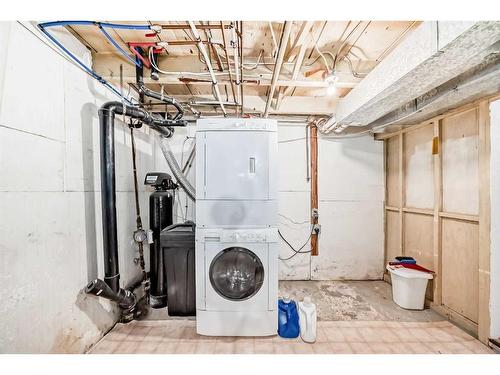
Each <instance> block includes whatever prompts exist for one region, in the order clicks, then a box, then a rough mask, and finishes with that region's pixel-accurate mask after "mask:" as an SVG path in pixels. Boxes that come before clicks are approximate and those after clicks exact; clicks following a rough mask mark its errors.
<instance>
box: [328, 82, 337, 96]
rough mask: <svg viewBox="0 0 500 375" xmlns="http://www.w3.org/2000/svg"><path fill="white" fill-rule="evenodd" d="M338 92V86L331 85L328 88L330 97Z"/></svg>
mask: <svg viewBox="0 0 500 375" xmlns="http://www.w3.org/2000/svg"><path fill="white" fill-rule="evenodd" d="M336 92H337V86H335V83H329V84H328V87H327V88H326V93H327V95H328V96H332V95H335V93H336Z"/></svg>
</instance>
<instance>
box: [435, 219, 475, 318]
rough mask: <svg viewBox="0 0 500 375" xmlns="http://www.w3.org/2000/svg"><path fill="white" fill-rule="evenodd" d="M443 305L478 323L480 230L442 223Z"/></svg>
mask: <svg viewBox="0 0 500 375" xmlns="http://www.w3.org/2000/svg"><path fill="white" fill-rule="evenodd" d="M441 225H442V231H443V234H442V252H443V266H442V275H443V276H442V280H443V292H442V293H443V301H442V303H443V305H445V306H447V307H449V308H450V309H452V310H454V311H456V312H457V313H459V314H461V315H463V316H464V317H466V318H467V319H470V320H471V321H473V322H475V323H477V321H478V304H479V299H478V295H479V294H478V293H479V285H478V282H479V272H478V266H479V264H478V260H479V251H478V250H479V249H478V246H479V226H478V224H477V223H474V222H467V221H462V220H456V219H448V218H444V219H443V220H442V224H441Z"/></svg>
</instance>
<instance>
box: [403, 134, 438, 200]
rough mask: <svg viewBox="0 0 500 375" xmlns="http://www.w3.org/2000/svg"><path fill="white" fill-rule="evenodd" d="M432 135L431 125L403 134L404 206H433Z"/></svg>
mask: <svg viewBox="0 0 500 375" xmlns="http://www.w3.org/2000/svg"><path fill="white" fill-rule="evenodd" d="M433 137H434V130H433V127H432V126H425V127H422V128H419V129H417V130H414V131H411V132H408V133H406V134H405V135H404V171H405V179H404V181H405V199H406V203H405V206H406V207H415V208H428V209H432V208H433V207H434V170H433V158H432V138H433Z"/></svg>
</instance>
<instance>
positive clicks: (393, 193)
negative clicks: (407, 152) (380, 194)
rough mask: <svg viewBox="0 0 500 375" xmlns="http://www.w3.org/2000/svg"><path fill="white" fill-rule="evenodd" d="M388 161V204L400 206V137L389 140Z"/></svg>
mask: <svg viewBox="0 0 500 375" xmlns="http://www.w3.org/2000/svg"><path fill="white" fill-rule="evenodd" d="M386 163H387V164H386V165H387V174H386V178H387V179H386V185H387V196H386V204H387V205H388V206H394V207H399V205H400V203H401V202H400V200H401V199H400V198H401V196H400V187H399V137H393V138H390V139H388V140H387V148H386Z"/></svg>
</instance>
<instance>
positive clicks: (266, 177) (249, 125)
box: [196, 118, 278, 228]
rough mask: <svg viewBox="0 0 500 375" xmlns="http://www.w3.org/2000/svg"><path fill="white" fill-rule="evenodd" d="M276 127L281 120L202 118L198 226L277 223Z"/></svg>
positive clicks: (199, 124)
mask: <svg viewBox="0 0 500 375" xmlns="http://www.w3.org/2000/svg"><path fill="white" fill-rule="evenodd" d="M276 131H277V121H276V120H267V119H239V118H232V119H230V118H228V119H202V120H198V122H197V129H196V221H197V223H196V225H197V227H199V228H200V227H201V228H214V227H215V228H219V227H225V228H230V227H269V226H273V227H274V226H277V224H278V223H277V221H278V220H277V217H278V213H277V172H278V169H277V133H276Z"/></svg>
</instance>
